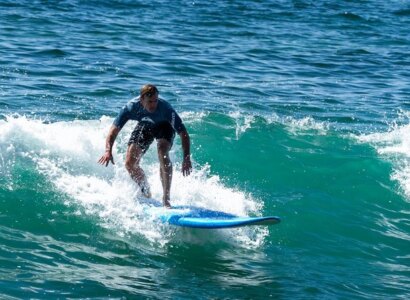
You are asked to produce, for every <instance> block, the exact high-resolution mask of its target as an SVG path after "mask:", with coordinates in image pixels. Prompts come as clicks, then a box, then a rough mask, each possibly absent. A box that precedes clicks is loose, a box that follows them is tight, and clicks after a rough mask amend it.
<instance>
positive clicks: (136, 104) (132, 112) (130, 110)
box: [113, 97, 186, 133]
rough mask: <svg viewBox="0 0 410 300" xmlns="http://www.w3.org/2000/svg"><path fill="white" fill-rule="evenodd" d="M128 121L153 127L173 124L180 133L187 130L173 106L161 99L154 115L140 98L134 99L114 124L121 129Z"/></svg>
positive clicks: (123, 109)
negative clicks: (159, 124) (148, 124)
mask: <svg viewBox="0 0 410 300" xmlns="http://www.w3.org/2000/svg"><path fill="white" fill-rule="evenodd" d="M128 120H136V121H138V122H147V123H151V124H153V125H156V124H158V123H162V122H164V121H165V122H168V123H169V124H171V126H172V128H173V129H174V130H175V131H176V132H178V133H181V132H182V131H185V130H186V129H185V126H184V124H183V123H182V120H181V118H180V117H179V115H178V114H177V113H176V112H175V110H174V109H173V108H172V106H171V104H169V103H168V102H166V101H165V100H163V99H160V98H158V105H157V108H156V110H155V111H154V112H152V113H150V112H149V111H148V110H146V109H145V108H144V107H143V106H142V104H141V102H140V98H139V97H136V98H134V99H132V100H131V101H129V102H128V103H127V104H126V105H125V106H124V107H123V108H122V109H121V111H120V113H119V114H118V116H117V117H116V118H115V120H114V123H113V124H114V125H115V126H116V127H118V128H120V129H121V128H122V127H123V126H124V125H125V123H127V121H128Z"/></svg>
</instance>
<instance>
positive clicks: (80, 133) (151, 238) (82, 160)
mask: <svg viewBox="0 0 410 300" xmlns="http://www.w3.org/2000/svg"><path fill="white" fill-rule="evenodd" d="M111 124H112V119H111V118H108V117H103V118H101V119H100V120H90V121H80V120H76V121H70V122H56V123H48V124H47V123H44V122H42V121H41V120H32V119H29V118H27V117H24V116H19V117H9V116H8V117H6V120H3V121H0V167H1V170H2V171H1V172H2V174H1V175H2V177H3V178H4V179H3V180H2V181H0V185H2V186H3V187H6V188H7V190H9V191H13V182H14V176H15V175H14V174H13V173H14V172H13V168H14V167H15V165H18V164H21V163H22V162H23V161H26V162H25V163H27V161H28V162H29V163H30V164H32V165H33V167H34V168H35V170H36V172H37V175H38V176H42V177H44V178H46V180H47V181H48V182H49V183H50V185H51V186H52V188H54V189H55V190H56V191H57V192H58V193H61V194H62V195H63V196H64V199H65V200H64V204H65V205H68V206H72V205H75V206H77V207H78V212H77V213H78V214H81V215H88V216H91V217H97V218H98V220H99V223H100V225H101V226H102V227H104V228H108V229H110V230H113V231H115V232H116V234H118V235H120V236H130V235H131V236H132V235H142V236H143V237H144V238H145V239H146V240H147V241H148V242H149V243H156V244H160V245H166V244H167V243H170V242H171V243H173V242H176V241H178V240H180V238H181V231H178V230H177V229H176V228H172V229H170V228H169V226H161V225H158V223H157V222H156V221H155V220H152V219H150V218H148V217H147V216H146V215H145V214H144V208H146V207H147V205H148V204H147V203H145V202H144V201H143V198H141V196H140V195H139V191H138V188H137V187H136V185H135V184H134V182H132V180H131V179H130V178H129V176H128V174H127V172H126V170H125V168H124V155H125V145H126V141H127V138H128V136H129V135H130V132H131V130H132V126H127V127H126V128H125V129H124V130H123V131H122V132H121V133H120V135H119V137H118V139H117V142H116V147H115V149H114V157H115V162H116V164H115V165H114V166H110V167H108V168H105V167H102V166H100V165H98V164H97V160H98V158H99V156H101V154H102V153H103V152H104V141H105V135H106V133H107V132H108V129H109V127H110V126H111ZM177 148H178V147H174V149H175V150H172V151H171V157H172V159H173V161H174V162H175V164H174V166H175V170H176V171H175V172H174V176H173V187H172V188H173V189H172V204H173V205H195V206H200V207H206V208H209V209H214V210H220V211H225V212H228V213H232V214H236V215H260V214H261V211H262V209H263V203H261V202H260V201H259V200H257V199H254V198H253V197H252V195H250V194H247V193H246V192H244V191H241V190H239V189H235V188H229V187H226V186H225V185H224V184H223V183H222V181H221V180H220V178H219V177H218V176H216V175H212V174H211V172H210V168H209V166H207V165H204V166H198V165H197V166H196V168H195V169H196V170H194V172H193V174H192V176H190V177H187V178H186V177H183V176H182V174H181V173H180V172H178V171H177V170H179V169H180V162H179V161H178V157H181V155H180V153H179V149H177ZM142 164H143V165H144V169H145V171H146V174H147V177H148V180H149V182H150V184H151V185H152V191H153V197H154V199H161V196H162V195H161V193H162V188H161V182H160V179H159V168H158V163H157V160H156V153H155V150H151V151H148V153H147V154H146V156H144V159H143V162H142ZM267 234H268V230H267V229H266V228H265V229H264V228H252V229H249V228H244V229H235V230H233V231H219V232H218V234H216V235H215V236H213V237H212V238H204V239H197V238H195V239H192V235H185V241H186V240H187V239H188V240H191V241H192V242H198V240H200V241H201V242H202V243H206V242H210V241H214V242H226V241H227V242H228V243H237V244H238V245H245V246H249V247H257V246H259V245H261V244H263V243H264V238H265V237H266V236H267Z"/></svg>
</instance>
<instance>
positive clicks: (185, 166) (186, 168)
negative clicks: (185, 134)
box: [182, 156, 192, 176]
mask: <svg viewBox="0 0 410 300" xmlns="http://www.w3.org/2000/svg"><path fill="white" fill-rule="evenodd" d="M191 171H192V163H191V159H190V158H189V156H187V157H185V158H184V161H183V162H182V174H183V175H184V176H188V175H189V174H191Z"/></svg>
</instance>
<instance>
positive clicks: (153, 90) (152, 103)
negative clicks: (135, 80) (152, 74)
mask: <svg viewBox="0 0 410 300" xmlns="http://www.w3.org/2000/svg"><path fill="white" fill-rule="evenodd" d="M158 94H159V92H158V89H157V87H156V86H155V85H153V84H146V85H144V86H143V87H142V88H141V90H140V101H141V104H142V106H143V107H144V108H145V109H146V110H148V111H149V112H151V113H152V112H154V111H155V110H156V109H157V105H158Z"/></svg>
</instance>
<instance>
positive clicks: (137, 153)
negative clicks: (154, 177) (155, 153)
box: [125, 143, 151, 198]
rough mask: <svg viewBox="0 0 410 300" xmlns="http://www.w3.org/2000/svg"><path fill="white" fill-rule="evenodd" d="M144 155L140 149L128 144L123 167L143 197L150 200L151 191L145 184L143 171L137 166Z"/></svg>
mask: <svg viewBox="0 0 410 300" xmlns="http://www.w3.org/2000/svg"><path fill="white" fill-rule="evenodd" d="M143 155H144V152H143V151H142V149H141V148H140V147H139V146H138V145H137V144H135V143H133V144H130V145H129V146H128V149H127V155H126V158H125V167H126V168H127V171H128V173H129V174H130V175H131V178H132V179H133V180H134V181H135V182H136V183H137V184H138V186H139V187H140V188H141V192H142V193H143V194H144V196H145V197H147V198H151V191H150V189H149V185H148V182H147V178H146V176H145V173H144V171H143V170H142V168H141V167H140V166H139V163H140V160H141V157H142V156H143Z"/></svg>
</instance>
